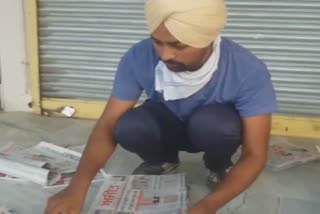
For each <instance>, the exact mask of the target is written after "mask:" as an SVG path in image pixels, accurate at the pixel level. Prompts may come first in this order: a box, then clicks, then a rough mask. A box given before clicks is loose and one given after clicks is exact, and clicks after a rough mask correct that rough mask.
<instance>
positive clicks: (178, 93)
mask: <svg viewBox="0 0 320 214" xmlns="http://www.w3.org/2000/svg"><path fill="white" fill-rule="evenodd" d="M220 44H221V37H220V36H219V37H218V38H217V39H216V41H215V43H214V45H213V46H214V47H213V52H212V54H211V56H210V57H209V59H208V60H207V62H206V63H205V64H204V65H203V66H202V67H201V68H200V69H198V70H197V71H193V72H190V71H186V72H173V71H170V70H169V69H168V68H167V66H166V65H165V64H164V62H163V61H159V63H158V65H157V66H156V69H155V72H156V73H155V89H156V91H158V92H161V93H163V97H164V99H165V100H166V101H169V100H178V99H183V98H187V97H189V96H191V95H193V94H194V93H196V92H197V91H199V90H200V89H201V88H203V87H204V86H205V85H206V84H207V83H208V82H209V81H210V79H211V78H212V76H213V74H214V72H215V71H216V70H217V68H218V64H219V59H220Z"/></svg>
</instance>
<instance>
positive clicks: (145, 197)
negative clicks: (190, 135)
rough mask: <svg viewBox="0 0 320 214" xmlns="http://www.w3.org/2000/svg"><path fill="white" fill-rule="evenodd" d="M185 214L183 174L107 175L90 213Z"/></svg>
mask: <svg viewBox="0 0 320 214" xmlns="http://www.w3.org/2000/svg"><path fill="white" fill-rule="evenodd" d="M125 213H126V214H129V213H130V214H185V213H187V188H186V183H185V176H184V174H174V175H160V176H155V175H129V176H115V175H107V176H106V180H105V183H104V184H103V185H102V186H101V188H100V190H99V193H98V195H97V196H96V199H95V200H94V202H93V204H92V206H91V208H90V210H89V212H88V214H125Z"/></svg>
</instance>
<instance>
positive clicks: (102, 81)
mask: <svg viewBox="0 0 320 214" xmlns="http://www.w3.org/2000/svg"><path fill="white" fill-rule="evenodd" d="M143 3H144V0H113V1H112V0H38V5H39V7H38V10H39V11H38V14H39V40H40V41H39V43H40V77H41V92H42V97H52V98H68V99H82V100H83V99H85V100H105V98H106V97H107V96H108V95H109V94H110V90H111V87H112V80H113V77H114V72H115V71H116V67H117V64H118V62H119V59H120V57H121V56H122V55H123V53H124V52H125V51H126V50H127V49H128V48H129V47H130V46H131V45H132V44H133V43H135V42H137V41H139V40H140V39H142V38H145V37H146V36H148V34H147V31H146V27H145V20H144V14H143ZM226 3H227V5H228V10H229V20H228V26H227V28H226V30H225V32H224V35H225V36H228V37H230V38H232V39H233V40H235V41H236V42H238V43H240V44H242V45H243V46H244V47H247V48H249V49H250V50H251V51H252V52H253V53H255V54H256V55H257V56H259V57H260V58H261V59H263V60H264V61H265V62H266V63H267V65H268V67H269V69H270V71H271V72H272V76H273V82H274V85H275V87H276V91H277V96H278V101H279V107H280V112H281V113H290V114H312V115H320V108H319V104H320V60H319V59H320V2H319V1H318V0H305V1H298V0H278V1H271V0H268V1H266V0H250V1H249V0H247V1H246V0H226Z"/></svg>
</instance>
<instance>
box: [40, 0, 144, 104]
mask: <svg viewBox="0 0 320 214" xmlns="http://www.w3.org/2000/svg"><path fill="white" fill-rule="evenodd" d="M38 2H39V4H38V5H39V7H38V10H39V11H38V14H39V15H38V16H39V36H40V73H41V74H40V75H41V94H42V96H43V97H54V98H69V99H82V100H83V99H84V100H96V99H98V100H106V97H107V96H108V95H109V94H110V91H111V88H112V81H113V78H114V73H115V71H116V68H117V64H118V62H119V60H120V58H121V56H122V55H123V54H124V52H125V51H126V50H127V49H128V48H129V47H130V46H131V45H132V44H133V43H135V42H137V41H139V40H141V39H142V38H146V37H147V36H148V34H147V30H146V26H145V21H144V14H143V10H142V8H143V1H141V0H139V1H134V0H128V1H119V0H114V1H108V0H89V1H88V0H39V1H38Z"/></svg>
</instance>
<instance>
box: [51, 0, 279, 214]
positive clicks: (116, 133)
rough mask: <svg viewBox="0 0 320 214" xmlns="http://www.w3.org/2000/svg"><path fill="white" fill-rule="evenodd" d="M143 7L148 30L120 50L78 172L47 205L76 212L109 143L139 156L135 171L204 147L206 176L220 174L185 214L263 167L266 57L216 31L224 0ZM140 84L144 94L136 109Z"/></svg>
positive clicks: (272, 103)
mask: <svg viewBox="0 0 320 214" xmlns="http://www.w3.org/2000/svg"><path fill="white" fill-rule="evenodd" d="M145 12H146V18H147V23H148V28H149V31H150V35H151V38H149V39H146V40H143V41H141V42H139V43H138V44H136V45H134V46H133V47H132V48H131V49H130V50H129V51H128V52H127V53H126V54H125V55H124V57H123V58H122V60H121V62H120V64H119V67H118V71H117V74H116V78H115V82H114V87H113V92H112V96H111V98H110V99H109V101H108V104H107V107H106V109H105V111H104V113H103V115H102V116H101V118H100V119H99V120H98V122H97V124H96V126H95V129H94V131H93V133H92V135H91V137H90V139H89V143H88V146H87V148H86V150H85V152H84V155H83V158H82V159H81V162H80V165H79V167H78V170H77V173H76V175H75V176H74V178H73V180H72V182H71V184H70V185H69V187H67V188H66V189H65V190H63V191H62V192H60V193H58V194H57V195H55V196H53V197H52V198H50V199H49V201H48V206H47V209H46V213H47V214H58V213H62V212H68V213H70V214H74V213H79V212H80V210H81V207H82V206H83V203H84V199H85V196H86V193H87V190H88V187H89V185H90V181H91V180H92V178H93V177H94V176H95V174H96V173H97V171H98V170H99V169H100V168H101V167H102V166H103V165H104V164H105V162H106V161H107V160H108V159H109V157H110V156H111V154H112V153H113V151H114V150H115V147H116V143H118V144H120V145H121V146H122V147H124V148H125V149H127V150H129V151H131V152H133V153H136V154H137V155H139V156H140V157H141V158H142V159H143V160H144V163H143V164H141V165H140V166H139V167H138V168H137V169H136V170H135V171H134V173H138V174H162V173H167V172H169V171H171V170H172V169H174V168H175V167H177V166H178V164H179V158H178V152H179V151H181V150H183V151H187V152H200V151H201V152H204V163H205V166H206V167H207V168H208V172H209V176H208V181H209V182H210V183H215V184H216V183H217V182H219V183H218V185H217V186H216V188H215V189H214V191H213V192H212V193H211V194H209V195H208V196H206V197H205V198H204V199H202V200H201V201H200V202H198V203H197V204H196V205H195V206H194V207H192V208H191V209H190V210H189V211H188V212H189V214H212V213H215V212H216V211H217V210H218V209H220V208H221V207H223V206H224V205H225V204H226V203H227V202H229V201H230V200H232V199H233V198H234V197H236V196H237V195H238V194H240V193H241V192H242V191H244V190H245V189H246V188H247V187H248V186H249V185H250V184H251V183H252V182H253V181H254V180H255V179H256V178H257V176H258V175H259V174H260V173H261V171H262V170H263V168H264V166H265V163H266V158H267V148H268V141H269V135H270V124H271V113H272V112H274V111H276V99H275V93H274V90H273V87H272V83H271V80H270V75H269V73H268V71H267V68H266V66H265V65H264V64H263V63H262V62H261V61H260V60H259V59H257V58H256V57H255V56H254V55H252V54H251V53H250V52H249V51H248V50H246V49H244V48H243V47H241V46H239V45H238V44H236V43H234V42H233V41H231V40H229V39H227V38H221V37H220V36H219V34H220V33H221V31H222V30H223V29H224V26H225V23H226V16H227V15H226V14H227V13H226V8H225V5H224V2H223V0H197V1H194V0H174V1H173V0H147V2H146V5H145ZM143 91H145V92H146V94H147V95H148V98H149V99H148V100H147V101H146V102H145V103H143V104H142V105H140V106H139V107H137V108H134V106H135V105H136V103H137V100H138V98H139V97H140V95H141V93H142V92H143ZM240 145H242V155H241V158H240V160H239V161H238V162H237V163H236V164H235V165H234V166H232V163H231V160H230V159H231V155H232V154H233V153H234V152H235V151H236V150H237V148H238V147H239V146H240ZM203 176H204V175H200V177H203Z"/></svg>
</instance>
